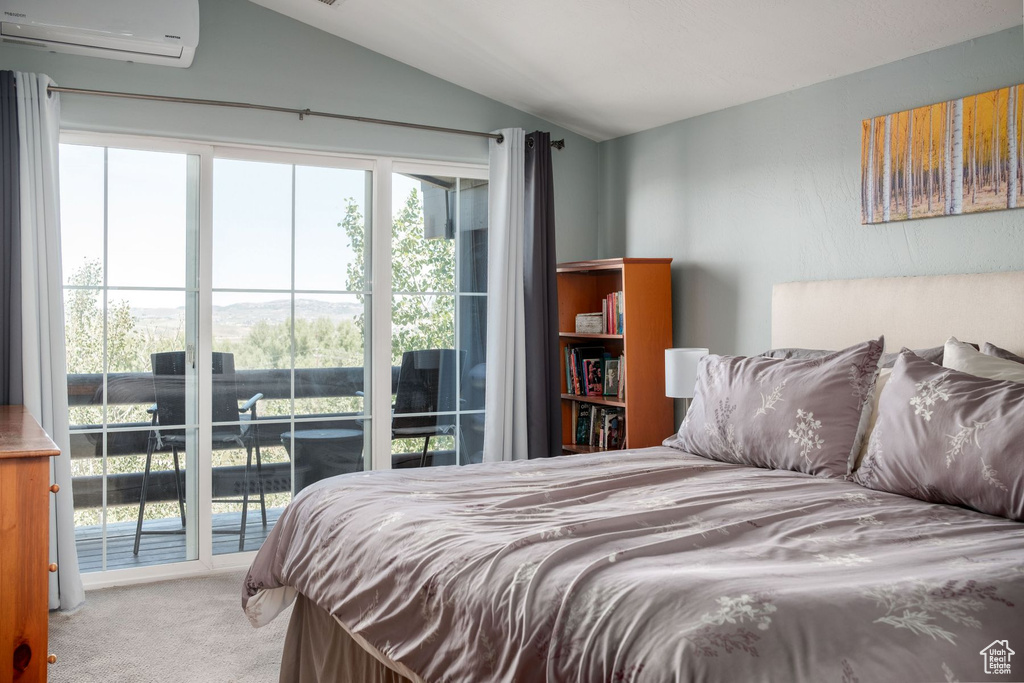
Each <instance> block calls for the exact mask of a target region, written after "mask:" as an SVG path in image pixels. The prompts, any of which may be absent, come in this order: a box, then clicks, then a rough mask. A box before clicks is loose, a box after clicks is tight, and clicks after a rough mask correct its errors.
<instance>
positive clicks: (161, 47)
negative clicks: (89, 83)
mask: <svg viewBox="0 0 1024 683" xmlns="http://www.w3.org/2000/svg"><path fill="white" fill-rule="evenodd" d="M0 40H3V41H4V42H9V43H15V44H20V45H30V46H34V47H41V48H45V49H47V50H52V51H54V52H67V53H69V54H74V55H86V56H90V57H105V58H107V59H118V60H122V61H127V62H142V63H145V64H164V65H166V66H177V67H182V68H187V67H189V66H191V65H192V58H193V56H195V52H196V46H197V45H198V44H199V0H73V1H69V0H0Z"/></svg>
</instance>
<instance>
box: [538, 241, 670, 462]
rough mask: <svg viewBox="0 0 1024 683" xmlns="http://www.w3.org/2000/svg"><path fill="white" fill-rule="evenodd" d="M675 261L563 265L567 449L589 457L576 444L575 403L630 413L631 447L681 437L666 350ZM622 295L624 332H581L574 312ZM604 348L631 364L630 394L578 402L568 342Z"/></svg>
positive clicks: (628, 441) (561, 341) (627, 383)
mask: <svg viewBox="0 0 1024 683" xmlns="http://www.w3.org/2000/svg"><path fill="white" fill-rule="evenodd" d="M671 263H672V259H669V258H617V259H600V260H594V261H576V262H572V263H561V264H559V265H558V276H557V277H558V329H559V333H558V336H559V354H558V358H559V369H560V370H561V372H560V379H559V382H560V383H561V387H562V444H563V446H562V450H563V452H565V453H591V452H596V451H600V450H602V449H601V448H599V447H594V446H589V445H576V444H573V443H572V441H573V432H572V429H573V424H572V406H573V403H574V402H578V403H591V404H594V405H597V406H610V407H620V408H624V409H625V416H626V443H625V448H646V447H648V446H657V445H659V444H660V443H661V442H662V441H663V440H664V439H665V438H666V437H668V436H670V435H671V434H672V433H673V432H674V431H675V424H674V420H675V417H674V409H673V405H672V399H670V398H668V397H666V396H665V349H667V348H670V347H671V346H672V276H671V272H670V265H671ZM618 291H621V292H623V318H624V324H623V328H624V329H623V333H622V334H576V314H578V313H595V312H598V311H600V310H601V302H602V301H604V298H605V296H606V295H607V294H609V293H611V292H618ZM588 342H593V343H594V345H595V346H604V347H605V349H606V350H607V351H608V352H609V353H611V354H612V355H613V356H615V357H618V356H620V355H621V356H623V357H624V359H625V374H624V377H625V391H624V396H623V398H622V399H621V400H620V399H619V398H618V397H615V396H607V397H606V396H574V395H572V394H570V393H569V387H568V386H567V385H566V379H565V347H566V345H567V344H576V345H579V344H585V343H588Z"/></svg>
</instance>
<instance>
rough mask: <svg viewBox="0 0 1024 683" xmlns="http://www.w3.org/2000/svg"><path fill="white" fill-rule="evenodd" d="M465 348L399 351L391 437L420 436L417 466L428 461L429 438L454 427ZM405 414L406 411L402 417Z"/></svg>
mask: <svg viewBox="0 0 1024 683" xmlns="http://www.w3.org/2000/svg"><path fill="white" fill-rule="evenodd" d="M465 360H466V352H465V351H461V352H456V351H455V350H454V349H421V350H417V351H406V352H405V353H403V354H402V367H401V369H400V370H399V373H398V388H397V389H396V390H395V405H394V409H393V411H392V416H391V438H392V439H418V438H421V437H422V438H423V454H422V455H421V456H420V465H419V466H420V467H425V466H426V464H427V451H428V450H429V449H430V439H432V438H433V437H435V436H447V435H451V434H452V433H453V432H454V431H455V415H452V414H449V415H436V414H434V413H454V412H456V411H457V410H458V401H457V396H458V392H457V391H456V388H457V387H458V383H459V381H460V378H459V375H460V374H461V369H462V368H463V367H464V366H465ZM404 414H409V416H408V417H404V416H403V415H404Z"/></svg>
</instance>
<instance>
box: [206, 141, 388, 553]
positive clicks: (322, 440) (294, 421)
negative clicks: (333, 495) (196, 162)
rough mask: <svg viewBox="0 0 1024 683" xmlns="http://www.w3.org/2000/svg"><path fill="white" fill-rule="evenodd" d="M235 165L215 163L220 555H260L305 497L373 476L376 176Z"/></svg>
mask: <svg viewBox="0 0 1024 683" xmlns="http://www.w3.org/2000/svg"><path fill="white" fill-rule="evenodd" d="M234 156H235V158H226V157H218V158H216V159H215V160H214V162H213V306H212V321H213V325H212V332H213V394H212V401H211V406H210V408H211V410H212V415H211V424H212V432H213V433H212V436H213V442H212V449H213V453H212V462H211V474H212V483H213V494H212V496H213V498H212V500H213V507H212V512H213V517H212V519H213V529H214V533H215V534H216V536H215V538H214V542H213V552H214V553H215V554H221V553H229V552H237V551H239V550H242V549H246V550H255V549H257V548H259V546H260V544H261V543H262V541H263V538H264V537H265V535H266V533H267V530H268V529H269V528H270V527H271V526H272V525H273V523H274V520H276V518H277V516H278V515H279V514H280V512H281V510H282V509H283V508H284V506H285V505H287V503H288V501H289V500H290V499H291V496H292V495H293V494H295V493H298V492H299V491H301V490H302V489H304V488H306V487H307V486H309V485H310V484H312V483H314V482H316V481H319V480H320V479H324V478H326V477H330V476H335V475H338V474H344V473H347V472H355V471H359V470H362V469H364V467H366V463H367V462H369V458H368V453H369V445H370V440H369V438H367V437H368V435H369V434H370V429H369V427H370V424H371V421H370V420H371V416H370V410H369V405H370V404H369V403H368V402H366V401H364V396H365V393H366V389H367V388H368V387H369V385H370V381H369V373H370V368H371V363H370V344H368V343H367V329H368V328H367V325H366V321H367V316H368V314H369V311H370V305H371V292H370V288H369V282H370V278H369V277H368V266H369V264H370V263H371V259H370V258H369V256H370V252H369V244H370V240H369V239H368V237H369V232H370V231H369V226H370V218H371V216H370V211H369V207H370V206H371V202H370V196H371V191H372V174H371V172H370V171H369V170H368V169H366V168H363V169H360V168H345V167H341V166H329V165H311V163H310V160H308V159H307V160H304V161H305V163H286V162H283V161H279V160H277V159H279V158H280V156H281V155H279V154H274V155H266V154H258V153H257V154H252V153H250V154H247V155H244V156H241V157H240V156H239V155H238V154H237V153H236V154H235V155H234ZM293 158H294V156H293ZM320 163H324V162H323V161H321V162H320ZM218 364H222V365H223V369H221V370H220V372H218V370H219V365H218ZM229 368H233V370H234V372H233V375H232V374H231V373H230V372H229ZM235 397H237V398H238V399H239V400H240V401H241V402H242V403H241V406H240V407H241V409H244V410H241V412H240V410H239V406H235V405H234V402H233V401H234V398H235ZM247 406H248V408H246V407H247ZM232 410H234V414H233V415H232ZM243 519H244V520H245V521H244V526H243ZM243 532H244V536H243V537H241V538H240V534H243Z"/></svg>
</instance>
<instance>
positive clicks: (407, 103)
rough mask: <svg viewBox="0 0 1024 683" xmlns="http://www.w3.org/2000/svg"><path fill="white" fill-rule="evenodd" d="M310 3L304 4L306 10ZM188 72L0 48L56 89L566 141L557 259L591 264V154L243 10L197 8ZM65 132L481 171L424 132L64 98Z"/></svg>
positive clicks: (591, 147)
mask: <svg viewBox="0 0 1024 683" xmlns="http://www.w3.org/2000/svg"><path fill="white" fill-rule="evenodd" d="M310 1H312V0H310ZM200 12H201V24H200V43H199V49H198V50H197V51H196V57H195V61H194V62H193V65H192V67H190V68H188V69H176V68H170V67H161V66H152V65H146V64H128V63H125V62H118V61H113V60H107V59H96V58H90V57H77V56H72V55H64V54H51V53H49V52H46V51H43V50H37V49H33V48H26V47H19V46H13V45H5V44H0V68H2V69H14V70H17V71H35V72H39V73H45V74H48V75H50V76H51V77H52V78H53V79H54V80H55V81H57V83H58V84H60V85H66V86H72V87H79V88H95V89H101V90H124V91H134V92H145V93H155V94H166V95H179V96H184V97H198V98H210V99H222V100H240V101H246V102H257V103H261V104H277V105H281V106H287V107H309V108H311V109H318V110H321V111H336V112H340V113H345V114H359V115H363V116H370V117H376V118H385V119H398V120H401V121H413V122H417V123H428V124H433V125H439V126H447V127H452V128H468V129H471V130H484V131H488V130H494V129H497V128H505V127H517V126H518V127H522V128H525V129H526V130H527V131H531V130H536V129H538V128H539V129H541V130H549V131H551V135H552V138H554V139H557V138H562V137H564V138H565V140H566V147H565V149H563V150H561V151H553V160H554V161H553V163H554V176H555V193H556V201H555V212H556V223H557V229H558V257H559V258H560V259H562V260H569V259H578V258H592V257H594V256H596V253H597V239H596V238H597V195H596V179H597V144H596V143H594V142H592V141H590V140H587V139H586V138H583V137H581V136H579V135H575V134H573V133H570V132H568V131H565V130H563V129H561V128H558V127H557V126H554V125H552V124H551V123H549V122H547V121H543V120H541V119H538V118H536V117H533V116H530V115H528V114H525V113H523V112H521V111H518V110H516V109H513V108H511V107H507V106H505V105H503V104H500V103H498V102H495V101H494V100H491V99H488V98H486V97H483V96H482V95H478V94H476V93H473V92H470V91H469V90H466V89H464V88H460V87H458V86H456V85H453V84H452V83H449V82H447V81H443V80H441V79H438V78H435V77H433V76H430V75H428V74H426V73H424V72H422V71H419V70H417V69H414V68H412V67H409V66H406V65H405V64H401V63H399V62H396V61H394V60H392V59H389V58H387V57H384V56H382V55H380V54H377V53H375V52H371V51H369V50H366V49H364V48H362V47H359V46H358V45H355V44H353V43H350V42H347V41H345V40H342V39H341V38H338V37H336V36H333V35H330V34H328V33H324V32H322V31H319V30H317V29H315V28H312V27H310V26H307V25H305V24H302V23H299V22H297V21H294V20H292V19H289V18H287V17H285V16H283V15H280V14H277V13H275V12H272V11H270V10H268V9H264V8H263V7H259V6H257V5H254V4H253V3H250V2H247V0H201V2H200ZM61 106H62V112H63V116H62V119H63V120H62V124H63V126H64V127H65V128H67V129H77V130H93V131H112V132H121V133H141V134H155V135H165V136H171V137H184V138H193V139H200V140H211V141H225V142H244V143H257V144H263V145H282V146H291V147H298V148H306V149H315V150H331V151H344V152H366V153H384V154H395V155H399V156H403V157H407V158H410V157H411V158H428V159H445V160H451V161H472V162H480V161H486V160H487V143H486V141H485V140H483V139H480V138H465V137H459V136H451V135H442V134H439V133H430V132H425V131H413V130H404V129H400V128H390V127H380V126H373V125H369V124H361V123H351V122H344V121H329V120H325V119H307V120H306V121H304V122H299V121H298V120H297V119H296V118H290V117H288V116H285V115H282V114H271V113H261V112H246V111H238V110H230V109H213V108H209V107H192V106H187V105H179V104H161V103H146V102H133V101H123V100H111V99H100V98H87V97H82V96H74V95H65V96H64V97H63V98H62V101H61Z"/></svg>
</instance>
